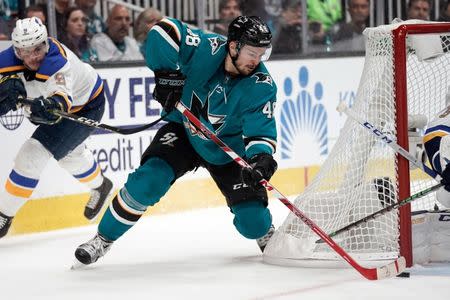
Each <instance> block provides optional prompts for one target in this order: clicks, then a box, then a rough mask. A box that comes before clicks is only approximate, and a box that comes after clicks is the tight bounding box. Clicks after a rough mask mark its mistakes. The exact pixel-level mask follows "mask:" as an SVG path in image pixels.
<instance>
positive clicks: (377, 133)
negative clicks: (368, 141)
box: [363, 122, 392, 144]
mask: <svg viewBox="0 0 450 300" xmlns="http://www.w3.org/2000/svg"><path fill="white" fill-rule="evenodd" d="M363 125H364V126H365V127H367V128H369V129H370V130H372V132H373V133H375V134H376V135H377V136H379V137H381V138H382V139H383V140H384V141H385V142H386V143H388V144H389V143H391V142H392V140H391V139H390V138H388V137H387V136H386V135H385V134H384V133H382V132H381V131H379V130H378V129H377V128H374V126H373V125H372V124H370V123H369V122H364V124H363Z"/></svg>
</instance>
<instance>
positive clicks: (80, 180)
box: [78, 164, 100, 183]
mask: <svg viewBox="0 0 450 300" xmlns="http://www.w3.org/2000/svg"><path fill="white" fill-rule="evenodd" d="M98 174H100V166H99V165H98V164H97V169H95V171H94V173H92V174H91V175H89V176H87V177H84V178H80V179H78V181H79V182H83V183H86V182H89V181H92V180H94V179H95V178H96V177H97V176H98Z"/></svg>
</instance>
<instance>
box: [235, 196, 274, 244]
mask: <svg viewBox="0 0 450 300" xmlns="http://www.w3.org/2000/svg"><path fill="white" fill-rule="evenodd" d="M231 210H232V212H233V213H234V220H233V224H234V226H235V227H236V229H237V230H238V231H239V233H240V234H242V235H243V236H244V237H246V238H248V239H258V238H260V237H262V236H264V235H265V234H266V233H267V231H269V228H270V225H272V215H271V214H270V211H269V209H268V208H267V207H266V206H265V205H264V204H263V203H262V202H261V201H249V202H242V203H239V204H236V205H233V206H232V207H231Z"/></svg>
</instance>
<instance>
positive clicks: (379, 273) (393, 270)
mask: <svg viewBox="0 0 450 300" xmlns="http://www.w3.org/2000/svg"><path fill="white" fill-rule="evenodd" d="M176 108H177V110H178V111H179V112H180V113H182V114H183V115H184V116H185V117H186V118H187V119H188V120H189V122H190V123H192V124H193V125H194V126H195V127H196V128H197V129H198V130H199V131H200V132H201V133H202V134H203V135H204V136H205V137H206V138H208V139H210V140H212V141H213V142H214V143H216V144H217V145H218V146H219V147H220V149H222V150H223V151H224V152H225V153H226V154H228V155H229V156H230V157H231V158H232V159H233V160H234V161H235V162H236V163H238V164H239V165H240V166H241V167H243V168H251V166H250V165H249V164H248V163H247V162H246V161H245V160H244V159H242V158H241V157H240V156H239V155H238V154H237V153H236V152H234V151H233V150H232V149H231V148H230V147H228V146H227V145H226V144H225V143H224V142H223V141H222V140H221V139H220V138H219V137H217V135H215V134H214V133H213V132H212V131H211V130H210V129H209V128H208V127H206V126H205V125H204V124H203V123H202V122H201V121H200V120H199V119H198V118H197V117H196V116H195V115H194V114H193V113H192V112H191V111H190V110H189V109H188V108H187V107H186V106H185V105H183V104H182V103H181V102H178V103H177V104H176ZM260 183H261V184H262V185H263V186H264V187H265V188H266V189H267V191H269V192H270V191H272V192H273V193H274V195H275V196H276V197H277V198H278V200H280V201H281V203H283V204H284V205H286V207H287V208H289V210H290V211H292V212H293V213H294V214H295V215H296V216H297V217H298V218H299V219H300V220H301V221H302V222H303V223H305V224H306V225H307V226H308V227H309V228H310V229H311V230H312V231H314V233H316V234H317V235H318V236H319V237H320V238H321V239H322V240H323V241H325V243H327V244H328V245H329V246H330V247H331V248H332V249H333V250H334V251H335V252H336V253H338V254H339V255H340V256H341V257H342V258H343V259H344V260H345V261H346V262H348V263H349V264H350V265H351V266H352V267H353V268H354V269H355V270H357V271H358V272H359V273H360V274H361V275H362V276H364V277H365V278H367V279H369V280H377V279H383V278H389V277H394V276H396V275H398V274H400V273H402V272H403V271H404V270H405V268H406V261H405V258H404V257H403V256H400V257H399V258H397V259H396V260H394V261H393V262H391V263H389V264H387V265H384V266H381V267H377V268H364V267H363V266H361V265H360V264H359V263H358V262H356V261H355V260H354V259H353V258H352V257H351V256H350V255H349V254H348V253H347V252H346V251H345V250H344V249H342V248H341V247H340V246H339V245H338V244H336V242H335V241H333V240H332V239H331V238H330V237H329V236H328V235H327V234H326V233H325V232H324V231H323V230H322V229H321V228H320V227H319V226H317V225H316V224H315V223H314V222H313V221H312V220H311V219H309V218H308V217H307V216H306V215H305V214H304V213H303V212H302V211H300V210H299V209H298V208H297V207H296V206H294V205H293V204H292V203H291V202H290V201H289V200H288V199H287V198H286V197H285V196H283V194H281V193H280V192H279V191H278V190H277V189H276V188H275V187H274V186H273V185H272V184H270V183H269V182H268V181H267V180H265V179H261V181H260Z"/></svg>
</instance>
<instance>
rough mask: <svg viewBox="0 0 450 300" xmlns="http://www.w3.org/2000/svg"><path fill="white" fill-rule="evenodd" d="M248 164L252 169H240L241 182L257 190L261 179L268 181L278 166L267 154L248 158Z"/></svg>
mask: <svg viewBox="0 0 450 300" xmlns="http://www.w3.org/2000/svg"><path fill="white" fill-rule="evenodd" d="M248 163H249V164H250V165H251V166H252V169H250V168H243V169H242V172H241V174H242V181H243V182H244V183H245V184H246V185H248V186H250V187H252V188H253V189H258V188H259V186H260V184H259V181H260V180H261V179H263V178H264V179H266V180H269V179H270V178H271V177H272V175H273V173H275V171H276V170H277V166H278V165H277V162H276V161H275V160H274V159H273V157H272V155H270V154H267V153H260V154H256V155H255V156H253V157H252V158H250V160H249V161H248Z"/></svg>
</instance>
